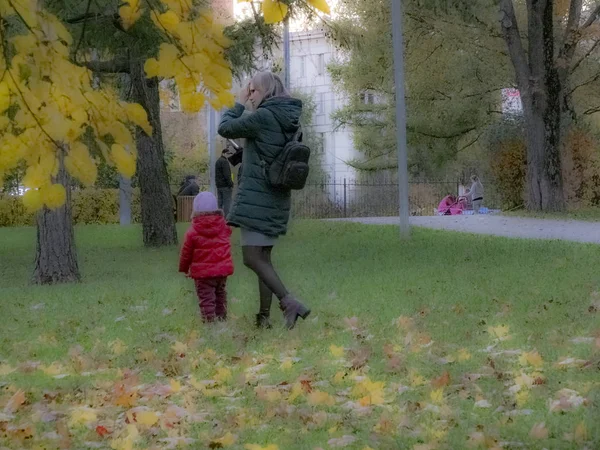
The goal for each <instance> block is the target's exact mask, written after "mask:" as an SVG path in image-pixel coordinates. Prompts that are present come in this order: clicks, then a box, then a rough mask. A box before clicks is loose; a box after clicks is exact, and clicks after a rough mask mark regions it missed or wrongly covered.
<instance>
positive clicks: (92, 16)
mask: <svg viewBox="0 0 600 450" xmlns="http://www.w3.org/2000/svg"><path fill="white" fill-rule="evenodd" d="M118 17H119V15H118V14H103V13H91V12H89V10H88V11H87V12H86V13H84V14H80V15H79V16H75V17H70V18H68V19H66V20H65V23H68V24H69V25H77V24H79V23H82V22H84V23H85V22H86V21H87V20H99V19H106V20H115V19H116V18H118Z"/></svg>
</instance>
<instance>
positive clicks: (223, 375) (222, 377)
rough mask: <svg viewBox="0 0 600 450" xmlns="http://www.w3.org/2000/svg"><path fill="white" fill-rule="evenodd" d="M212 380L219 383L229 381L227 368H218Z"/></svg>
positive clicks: (229, 372)
mask: <svg viewBox="0 0 600 450" xmlns="http://www.w3.org/2000/svg"><path fill="white" fill-rule="evenodd" d="M213 378H214V379H215V380H217V381H220V382H221V383H226V382H227V381H230V380H231V370H229V369H228V368H227V367H220V368H219V369H217V373H216V374H215V375H214V377H213Z"/></svg>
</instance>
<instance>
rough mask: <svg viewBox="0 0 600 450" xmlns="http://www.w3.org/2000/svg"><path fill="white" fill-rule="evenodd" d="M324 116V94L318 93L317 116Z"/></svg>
mask: <svg viewBox="0 0 600 450" xmlns="http://www.w3.org/2000/svg"><path fill="white" fill-rule="evenodd" d="M323 114H325V94H324V93H323V92H320V93H319V94H317V115H318V116H321V115H323Z"/></svg>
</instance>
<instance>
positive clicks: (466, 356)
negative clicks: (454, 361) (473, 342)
mask: <svg viewBox="0 0 600 450" xmlns="http://www.w3.org/2000/svg"><path fill="white" fill-rule="evenodd" d="M470 359H471V354H470V353H469V351H468V350H467V349H466V348H461V349H460V350H459V351H458V360H459V361H460V362H462V361H468V360H470Z"/></svg>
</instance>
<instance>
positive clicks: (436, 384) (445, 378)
mask: <svg viewBox="0 0 600 450" xmlns="http://www.w3.org/2000/svg"><path fill="white" fill-rule="evenodd" d="M449 384H450V374H449V373H448V372H444V373H443V374H442V375H440V376H439V377H437V378H434V379H433V380H431V386H432V387H433V388H435V389H439V388H442V387H444V386H448V385H449Z"/></svg>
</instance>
